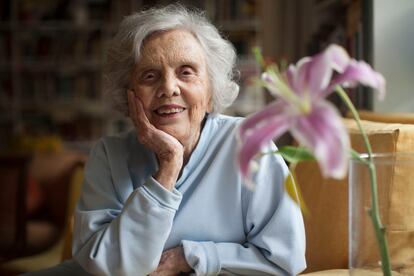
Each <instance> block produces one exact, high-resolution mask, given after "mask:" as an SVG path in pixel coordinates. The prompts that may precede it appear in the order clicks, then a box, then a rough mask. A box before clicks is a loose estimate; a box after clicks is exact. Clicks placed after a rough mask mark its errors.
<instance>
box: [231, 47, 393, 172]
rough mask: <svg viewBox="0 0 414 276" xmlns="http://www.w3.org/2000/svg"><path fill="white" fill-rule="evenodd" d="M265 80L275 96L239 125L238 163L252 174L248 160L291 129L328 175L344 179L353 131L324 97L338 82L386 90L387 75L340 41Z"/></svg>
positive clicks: (269, 72) (269, 73)
mask: <svg viewBox="0 0 414 276" xmlns="http://www.w3.org/2000/svg"><path fill="white" fill-rule="evenodd" d="M261 83H262V84H263V85H264V86H265V87H266V88H267V89H268V90H269V91H270V92H271V93H272V94H273V95H274V96H276V97H277V99H276V100H275V101H274V102H273V103H271V104H270V105H268V106H267V107H265V108H264V109H263V110H262V111H259V112H258V113H256V114H253V115H252V116H249V117H248V118H246V120H245V121H244V122H243V123H242V125H241V127H240V129H239V148H238V159H237V160H238V163H239V167H240V169H241V173H242V175H243V177H245V178H246V179H249V171H250V166H251V165H250V163H251V161H252V159H254V157H255V155H256V153H257V152H258V151H259V150H260V149H261V147H262V146H263V145H264V144H266V143H267V142H269V141H271V140H272V139H276V138H278V137H280V136H281V135H282V134H284V133H285V132H287V131H290V133H291V134H292V136H293V137H294V138H295V139H296V140H297V141H298V142H299V144H301V145H303V146H305V147H306V148H307V149H309V150H311V151H312V153H313V155H314V156H315V158H316V160H317V161H318V163H319V166H320V168H321V171H322V174H323V175H324V177H333V178H343V177H344V176H345V175H346V172H347V168H348V150H349V148H350V142H349V136H348V134H347V131H346V129H345V127H344V125H343V123H342V119H341V117H340V114H339V113H338V111H337V109H336V107H335V106H334V105H333V104H331V103H330V102H328V101H327V100H326V99H325V98H326V97H327V96H328V95H329V94H331V93H332V92H333V91H334V90H335V88H336V86H337V85H342V86H345V87H354V86H356V85H357V84H359V83H360V84H363V85H366V86H370V87H372V88H374V89H376V90H378V91H379V93H380V97H381V98H383V96H384V94H385V79H384V77H383V76H382V75H381V74H379V73H377V72H376V71H374V70H373V69H372V68H371V67H370V66H369V65H368V64H366V63H365V62H362V61H356V60H354V59H351V58H350V57H349V55H348V54H347V53H346V51H345V50H344V49H343V48H342V47H340V46H338V45H330V46H329V47H328V48H326V49H325V50H324V51H323V52H321V53H319V54H317V55H315V56H313V57H305V58H302V59H301V60H299V61H298V62H297V64H296V65H290V66H289V67H288V69H287V71H286V72H285V73H283V74H280V73H278V72H277V70H275V69H274V68H273V69H272V68H270V69H269V70H267V71H266V72H264V73H263V74H262V78H261Z"/></svg>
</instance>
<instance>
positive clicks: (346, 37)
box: [306, 0, 373, 114]
mask: <svg viewBox="0 0 414 276" xmlns="http://www.w3.org/2000/svg"><path fill="white" fill-rule="evenodd" d="M372 10H373V7H372V1H371V0H314V2H313V21H312V24H311V26H312V27H313V34H312V36H310V38H309V40H308V42H307V44H306V54H308V55H313V54H315V53H317V52H319V51H321V50H322V49H324V48H325V47H326V46H328V45H329V44H331V43H336V44H339V45H342V46H343V47H345V49H346V50H347V51H348V53H349V54H350V56H351V57H353V58H355V59H357V60H365V61H366V62H367V63H370V64H371V65H372V63H373V59H372V52H373V50H372V49H373V44H372V41H373V39H372V35H373V28H372V24H373V15H372ZM347 91H348V95H349V97H350V99H351V100H352V102H353V103H354V105H355V106H356V107H357V108H358V109H365V110H372V91H371V89H369V88H365V87H358V88H355V89H348V90H347ZM330 100H331V101H332V102H333V103H335V104H336V105H337V106H338V108H339V110H340V111H341V112H342V113H343V114H345V113H346V112H347V108H346V107H345V105H344V104H343V103H342V101H341V100H340V99H339V97H338V96H337V95H336V94H333V95H331V96H330Z"/></svg>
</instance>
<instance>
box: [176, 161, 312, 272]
mask: <svg viewBox="0 0 414 276" xmlns="http://www.w3.org/2000/svg"><path fill="white" fill-rule="evenodd" d="M287 173H288V169H287V166H286V165H285V163H284V161H283V160H282V159H281V158H280V157H279V156H274V155H265V156H264V157H262V158H261V160H260V167H259V171H258V172H257V173H256V175H255V177H254V180H255V183H256V188H255V190H254V191H250V190H248V189H246V188H245V189H244V193H243V196H242V202H243V204H242V205H243V215H244V229H245V233H246V240H245V242H244V243H242V244H238V243H231V242H229V243H214V242H209V241H206V242H197V241H189V240H184V241H182V245H183V247H184V252H185V257H186V260H187V262H188V263H189V264H190V266H191V267H192V268H193V269H194V271H195V272H196V275H218V274H225V275H232V274H233V275H297V274H298V273H300V272H301V271H303V270H304V269H305V268H306V261H305V244H306V243H305V230H304V224H303V219H302V215H301V211H300V208H299V207H298V206H297V205H296V203H295V202H294V201H293V200H292V199H291V198H290V197H289V195H287V193H286V192H285V191H284V188H283V187H284V185H283V183H284V179H285V177H286V175H287Z"/></svg>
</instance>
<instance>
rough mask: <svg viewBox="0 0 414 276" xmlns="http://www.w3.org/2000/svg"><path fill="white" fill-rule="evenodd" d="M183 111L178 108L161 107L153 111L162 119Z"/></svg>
mask: <svg viewBox="0 0 414 276" xmlns="http://www.w3.org/2000/svg"><path fill="white" fill-rule="evenodd" d="M184 110H185V108H183V107H178V106H161V107H159V108H157V109H156V110H155V113H156V114H157V115H159V116H162V117H172V116H175V115H178V114H180V113H182V112H183V111H184Z"/></svg>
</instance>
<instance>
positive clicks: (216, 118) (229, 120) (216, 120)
mask: <svg viewBox="0 0 414 276" xmlns="http://www.w3.org/2000/svg"><path fill="white" fill-rule="evenodd" d="M209 119H210V120H211V122H212V125H214V126H218V127H226V128H236V127H237V126H238V125H239V124H240V123H241V122H242V121H243V119H244V118H242V117H235V116H229V115H224V114H219V113H217V114H210V115H209Z"/></svg>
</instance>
